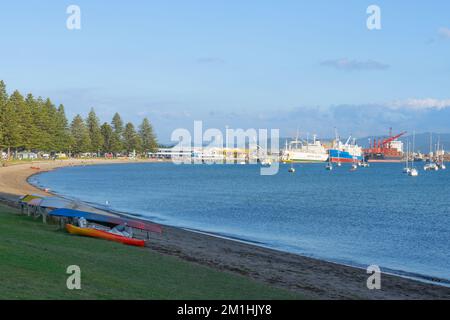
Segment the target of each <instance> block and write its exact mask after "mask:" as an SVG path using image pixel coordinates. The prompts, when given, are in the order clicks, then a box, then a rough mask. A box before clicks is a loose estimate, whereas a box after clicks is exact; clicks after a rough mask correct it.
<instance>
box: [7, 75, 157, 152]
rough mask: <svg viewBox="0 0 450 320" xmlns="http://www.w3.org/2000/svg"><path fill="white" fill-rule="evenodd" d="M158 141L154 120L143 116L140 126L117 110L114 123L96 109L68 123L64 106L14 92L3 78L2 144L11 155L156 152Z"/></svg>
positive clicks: (113, 119) (77, 116)
mask: <svg viewBox="0 0 450 320" xmlns="http://www.w3.org/2000/svg"><path fill="white" fill-rule="evenodd" d="M157 147H158V143H157V138H156V135H155V133H154V131H153V127H152V124H151V123H150V121H149V120H148V119H147V118H144V119H143V121H142V123H141V124H140V125H139V127H138V128H135V126H134V125H133V124H132V123H131V122H128V123H126V124H124V122H123V120H122V118H121V117H120V115H119V114H118V113H116V114H115V115H114V117H113V118H112V121H111V123H108V122H104V123H103V124H100V120H99V118H98V117H97V115H96V113H95V111H94V109H91V111H90V112H89V114H88V116H87V118H86V119H83V118H82V116H81V115H79V114H78V115H76V116H75V117H74V118H73V119H72V121H71V122H70V123H69V121H68V119H67V117H66V114H65V110H64V106H63V105H62V104H60V105H59V106H55V105H54V104H53V102H52V101H51V100H50V99H49V98H47V99H43V98H41V97H37V98H36V97H34V96H33V95H32V94H31V93H29V94H27V95H26V96H23V95H22V94H21V93H20V92H19V91H18V90H15V91H14V92H13V93H12V94H11V95H8V93H7V91H6V85H5V83H4V82H3V81H0V148H1V150H2V151H6V152H7V153H8V157H10V155H11V154H13V153H15V152H17V151H25V150H26V151H42V152H55V153H56V152H62V153H68V154H75V155H77V154H81V153H95V154H105V153H111V154H115V155H117V154H119V153H125V152H126V153H130V152H134V151H136V152H137V153H147V152H153V151H155V150H156V149H157Z"/></svg>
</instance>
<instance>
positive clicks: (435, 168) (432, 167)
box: [423, 133, 439, 171]
mask: <svg viewBox="0 0 450 320" xmlns="http://www.w3.org/2000/svg"><path fill="white" fill-rule="evenodd" d="M423 170H425V171H438V170H439V166H438V165H437V164H436V163H435V162H434V161H433V134H432V133H430V154H429V158H428V161H427V163H426V164H425V165H424V166H423Z"/></svg>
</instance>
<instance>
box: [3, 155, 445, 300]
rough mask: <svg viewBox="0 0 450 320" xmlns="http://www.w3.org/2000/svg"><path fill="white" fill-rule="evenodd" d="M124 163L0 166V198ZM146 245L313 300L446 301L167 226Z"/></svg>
mask: <svg viewBox="0 0 450 320" xmlns="http://www.w3.org/2000/svg"><path fill="white" fill-rule="evenodd" d="M129 162H130V161H129V160H100V159H99V160H64V161H58V160H57V161H43V162H33V163H26V164H16V165H10V166H7V167H1V168H0V198H1V199H2V200H3V201H4V202H6V203H9V204H13V203H15V202H16V201H17V199H18V197H20V196H22V195H25V194H42V195H49V193H48V192H45V191H43V190H40V189H38V188H36V187H34V186H32V185H30V184H29V183H28V182H27V179H28V177H30V176H31V175H33V174H37V173H39V172H43V171H48V170H53V169H56V168H59V167H64V166H74V165H78V166H79V165H100V164H108V163H129ZM38 168H39V169H38ZM50 192H51V190H50ZM95 210H97V209H95ZM97 211H98V210H97ZM148 247H149V250H153V251H157V252H160V253H162V254H165V255H171V256H176V257H179V258H181V259H183V260H187V261H191V262H194V263H198V264H201V265H207V266H210V267H212V268H214V269H218V270H223V271H227V272H231V273H237V274H241V275H245V276H247V277H249V278H252V279H256V280H258V281H261V282H264V283H269V284H271V285H273V286H276V287H280V288H285V289H288V290H291V291H295V292H299V293H301V294H304V295H305V296H307V297H311V298H313V299H450V288H448V287H443V286H438V285H433V284H428V283H423V282H419V281H416V280H410V279H406V278H402V277H399V276H392V275H388V274H382V277H381V290H369V289H367V286H366V281H367V277H368V274H367V273H366V271H365V270H363V269H359V268H354V267H349V266H344V265H339V264H335V263H331V262H326V261H322V260H317V259H312V258H308V257H303V256H300V255H295V254H290V253H284V252H280V251H276V250H271V249H267V248H262V247H258V246H255V245H251V244H247V243H242V242H238V241H232V240H228V239H222V238H218V237H214V236H211V235H206V234H203V233H198V232H193V231H190V230H185V229H181V228H175V227H170V226H164V232H163V234H161V235H159V234H152V235H151V239H150V241H149V244H148Z"/></svg>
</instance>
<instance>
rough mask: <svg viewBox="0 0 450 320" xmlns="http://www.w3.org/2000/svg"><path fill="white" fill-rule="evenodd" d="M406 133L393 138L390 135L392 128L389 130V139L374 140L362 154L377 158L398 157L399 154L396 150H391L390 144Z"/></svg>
mask: <svg viewBox="0 0 450 320" xmlns="http://www.w3.org/2000/svg"><path fill="white" fill-rule="evenodd" d="M405 134H406V131H404V132H402V133H399V134H397V135H395V136H393V135H392V128H391V129H390V130H389V137H388V138H385V139H382V138H378V139H377V138H374V139H373V144H372V145H370V146H369V148H368V149H365V150H364V153H365V154H367V155H372V156H373V155H378V157H380V156H382V157H385V156H387V157H392V156H393V157H400V156H401V154H400V153H399V151H398V150H397V149H394V148H392V146H391V142H392V141H395V140H397V139H398V138H400V137H402V136H404V135H405Z"/></svg>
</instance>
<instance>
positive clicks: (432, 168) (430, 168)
mask: <svg viewBox="0 0 450 320" xmlns="http://www.w3.org/2000/svg"><path fill="white" fill-rule="evenodd" d="M423 170H425V171H438V170H439V166H438V165H437V164H436V163H434V162H429V163H427V164H426V165H424V166H423Z"/></svg>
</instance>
